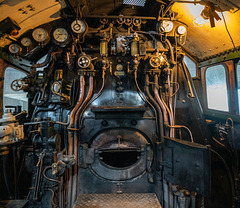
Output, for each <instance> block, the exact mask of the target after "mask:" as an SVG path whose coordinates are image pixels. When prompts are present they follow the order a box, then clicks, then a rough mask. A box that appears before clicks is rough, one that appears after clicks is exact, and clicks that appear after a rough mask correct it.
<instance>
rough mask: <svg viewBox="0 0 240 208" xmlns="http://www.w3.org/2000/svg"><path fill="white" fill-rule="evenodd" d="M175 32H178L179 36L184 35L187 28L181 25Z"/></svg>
mask: <svg viewBox="0 0 240 208" xmlns="http://www.w3.org/2000/svg"><path fill="white" fill-rule="evenodd" d="M177 32H178V34H179V35H184V34H185V33H186V32H187V28H186V27H185V26H183V25H180V26H179V27H178V28H177Z"/></svg>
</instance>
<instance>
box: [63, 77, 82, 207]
mask: <svg viewBox="0 0 240 208" xmlns="http://www.w3.org/2000/svg"><path fill="white" fill-rule="evenodd" d="M84 91H85V80H84V76H83V75H80V81H79V97H78V101H77V103H76V105H75V107H74V108H73V110H72V111H71V113H70V115H69V125H68V154H69V155H72V154H73V132H72V131H71V129H72V127H73V122H74V117H75V114H76V111H77V110H78V108H79V107H80V106H81V104H82V101H83V98H84ZM71 191H72V168H70V169H69V178H68V188H67V192H68V193H67V199H68V200H67V201H68V205H67V207H69V208H70V207H71V193H72V192H71Z"/></svg>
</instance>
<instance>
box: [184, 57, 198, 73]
mask: <svg viewBox="0 0 240 208" xmlns="http://www.w3.org/2000/svg"><path fill="white" fill-rule="evenodd" d="M183 61H184V63H185V64H186V66H187V68H188V70H189V72H190V74H191V77H196V76H197V65H196V63H195V62H194V61H193V60H192V59H190V58H189V57H188V56H184V58H183Z"/></svg>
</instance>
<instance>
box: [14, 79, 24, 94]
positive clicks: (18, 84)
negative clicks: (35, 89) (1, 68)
mask: <svg viewBox="0 0 240 208" xmlns="http://www.w3.org/2000/svg"><path fill="white" fill-rule="evenodd" d="M23 86H24V85H23V81H22V80H21V79H16V80H13V81H12V83H11V89H12V90H13V91H20V90H22V89H23Z"/></svg>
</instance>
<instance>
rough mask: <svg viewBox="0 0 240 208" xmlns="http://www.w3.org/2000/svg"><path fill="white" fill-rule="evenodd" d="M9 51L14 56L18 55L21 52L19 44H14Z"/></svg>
mask: <svg viewBox="0 0 240 208" xmlns="http://www.w3.org/2000/svg"><path fill="white" fill-rule="evenodd" d="M8 49H9V51H10V53H12V54H17V53H19V52H20V51H21V48H20V46H19V45H17V44H14V43H13V44H11V45H10V46H9V48H8Z"/></svg>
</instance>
